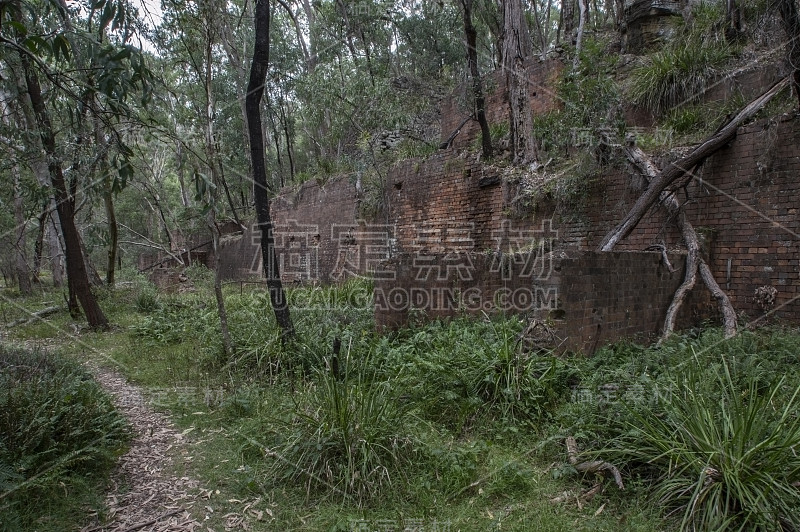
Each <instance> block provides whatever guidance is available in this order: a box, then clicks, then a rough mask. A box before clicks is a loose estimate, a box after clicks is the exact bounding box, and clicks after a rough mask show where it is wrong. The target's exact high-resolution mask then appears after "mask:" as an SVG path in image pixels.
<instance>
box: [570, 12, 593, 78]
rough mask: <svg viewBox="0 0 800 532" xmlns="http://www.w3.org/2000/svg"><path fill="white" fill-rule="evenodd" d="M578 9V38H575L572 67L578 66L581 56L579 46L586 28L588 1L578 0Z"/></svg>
mask: <svg viewBox="0 0 800 532" xmlns="http://www.w3.org/2000/svg"><path fill="white" fill-rule="evenodd" d="M578 7H579V8H580V16H579V18H578V36H577V37H576V38H575V59H574V60H573V62H572V66H573V67H576V68H577V66H578V62H579V61H580V55H581V45H582V44H583V29H584V27H585V26H586V19H587V18H588V16H589V5H588V0H578Z"/></svg>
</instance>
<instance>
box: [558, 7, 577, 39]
mask: <svg viewBox="0 0 800 532" xmlns="http://www.w3.org/2000/svg"><path fill="white" fill-rule="evenodd" d="M561 17H562V20H561V29H562V31H563V36H564V37H563V38H564V42H566V43H567V44H568V45H571V44H572V32H573V31H575V0H562V2H561Z"/></svg>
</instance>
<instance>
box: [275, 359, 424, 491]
mask: <svg viewBox="0 0 800 532" xmlns="http://www.w3.org/2000/svg"><path fill="white" fill-rule="evenodd" d="M368 364H369V359H368V357H367V358H365V359H364V360H360V361H357V360H354V355H353V353H351V351H350V350H349V349H348V352H347V354H346V356H344V357H343V359H342V361H341V368H340V369H338V370H337V369H336V368H337V366H336V365H335V364H334V363H331V364H330V367H327V368H326V367H322V368H317V369H316V370H315V371H314V376H315V378H314V380H313V382H312V383H311V384H310V385H309V390H308V392H307V393H306V394H304V396H303V398H301V400H300V401H299V402H298V403H297V404H296V406H295V408H294V409H293V410H292V411H291V412H290V413H289V415H288V419H286V420H285V421H284V422H283V423H278V424H277V425H275V427H274V429H273V430H275V429H278V430H277V431H275V432H274V433H273V434H272V437H273V438H274V443H273V444H272V445H271V446H270V448H269V449H267V451H266V452H267V456H268V457H270V458H271V460H272V464H273V465H272V467H271V469H270V473H271V474H272V475H273V476H274V479H275V480H276V481H280V482H287V483H292V484H294V483H300V484H302V485H305V486H306V487H307V490H308V493H309V494H311V493H312V492H314V493H316V492H318V491H320V490H322V492H323V493H325V494H327V495H328V496H333V497H334V498H337V499H338V498H341V499H343V500H349V501H351V502H355V503H357V504H362V503H365V502H367V501H370V500H375V499H377V498H378V497H380V496H382V495H385V494H386V493H387V491H388V490H391V489H397V488H399V487H400V486H401V485H403V484H405V483H407V482H408V479H407V477H406V474H407V473H408V470H409V468H411V467H412V466H413V464H414V462H415V457H416V456H417V454H418V452H417V450H416V448H415V445H414V438H413V436H412V435H411V432H410V431H409V429H408V428H407V427H408V423H409V421H410V419H409V414H410V408H409V406H408V404H407V403H406V402H404V401H403V400H402V399H401V398H400V396H399V394H398V392H397V390H396V388H395V386H394V385H393V382H391V381H389V380H387V381H382V382H374V381H371V380H370V379H369V377H368V372H367V371H366V367H367V366H368Z"/></svg>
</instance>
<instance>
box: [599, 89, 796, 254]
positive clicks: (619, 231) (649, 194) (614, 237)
mask: <svg viewBox="0 0 800 532" xmlns="http://www.w3.org/2000/svg"><path fill="white" fill-rule="evenodd" d="M789 82H790V77H789V76H787V77H785V78H783V79H782V80H780V81H779V82H777V83H775V84H774V85H773V86H772V87H771V88H770V89H769V90H767V91H766V92H765V93H764V94H762V95H761V96H759V97H758V98H756V99H755V100H753V101H752V102H750V103H749V104H747V105H746V106H745V107H744V109H742V110H741V111H739V113H738V114H737V115H736V116H734V117H733V118H732V119H731V120H730V121H728V122H727V123H726V124H725V125H724V126H722V127H721V128H719V129H718V130H717V131H716V132H715V133H714V134H713V135H711V136H710V137H708V138H707V139H706V140H705V141H703V142H702V143H700V145H698V146H697V147H696V148H694V149H693V150H692V151H691V152H689V154H688V155H686V156H684V157H681V158H680V159H678V160H677V161H675V162H673V163H670V164H668V165H667V167H666V168H664V169H662V170H661V171H656V173H655V175H654V176H653V177H652V179H651V182H650V185H649V186H648V187H647V189H646V190H645V191H644V192H643V193H642V195H641V196H639V199H637V200H636V203H634V205H633V207H632V208H631V210H630V212H628V215H627V216H625V218H624V219H623V220H622V221H621V222H620V223H619V225H617V226H616V227H615V228H614V229H612V230H611V232H609V233H608V234H607V235H606V236H605V238H603V241H602V242H601V243H600V246H599V249H600V251H611V250H612V249H614V246H615V245H617V243H619V241H620V240H622V239H623V238H625V237H626V236H628V235H629V234H630V233H631V231H633V229H634V228H636V226H637V225H638V224H639V222H640V221H641V220H642V218H643V217H644V215H645V214H646V213H647V212H648V211H649V210H650V208H651V207H652V206H653V205H654V204H655V203H656V202H657V201H658V200H659V199H660V196H661V194H662V193H663V192H664V190H665V189H666V188H667V187H668V186H670V185H671V184H673V183H675V182H676V181H677V180H678V179H680V178H681V177H683V176H684V175H685V174H686V173H687V172H688V171H689V170H690V169H692V168H694V167H695V166H697V165H699V164H700V163H701V162H703V161H704V160H705V159H706V158H708V157H709V156H711V155H713V154H714V153H716V152H717V151H719V150H720V149H721V148H722V147H724V146H725V145H726V144H727V143H728V142H730V141H731V140H732V139H733V138H734V137H735V136H736V131H737V130H738V129H739V126H741V125H742V124H743V123H745V122H746V121H747V120H749V119H750V118H752V117H753V116H754V115H755V114H756V113H757V112H758V111H760V110H761V109H763V107H764V106H765V105H766V104H767V103H769V101H770V100H772V98H774V97H775V96H776V95H777V94H778V93H780V92H781V91H782V90H783V89H785V88H786V87H787V86H789Z"/></svg>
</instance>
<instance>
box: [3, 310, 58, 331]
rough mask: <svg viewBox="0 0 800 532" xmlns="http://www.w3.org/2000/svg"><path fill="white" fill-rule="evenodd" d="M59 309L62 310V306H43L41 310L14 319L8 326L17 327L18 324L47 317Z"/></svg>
mask: <svg viewBox="0 0 800 532" xmlns="http://www.w3.org/2000/svg"><path fill="white" fill-rule="evenodd" d="M59 310H61V307H47V308H43V309H42V310H39V311H37V312H34V313H32V314H30V315H28V316H25V317H24V318H20V319H18V320H14V321H12V322H11V323H9V324H7V325H6V327H7V328H9V329H10V328H11V327H16V326H18V325H26V324H28V323H30V322H32V321H36V320H41V319H43V318H46V317H47V316H50V315H51V314H55V313H56V312H58V311H59Z"/></svg>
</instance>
